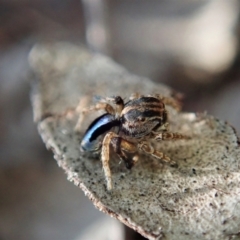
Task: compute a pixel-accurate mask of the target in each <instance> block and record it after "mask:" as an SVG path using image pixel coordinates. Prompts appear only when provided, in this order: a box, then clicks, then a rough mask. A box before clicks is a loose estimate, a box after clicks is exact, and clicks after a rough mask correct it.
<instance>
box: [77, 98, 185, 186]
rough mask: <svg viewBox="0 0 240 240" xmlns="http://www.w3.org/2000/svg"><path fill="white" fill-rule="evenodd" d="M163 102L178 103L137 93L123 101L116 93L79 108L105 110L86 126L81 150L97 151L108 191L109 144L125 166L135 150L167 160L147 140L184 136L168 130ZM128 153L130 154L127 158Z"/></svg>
mask: <svg viewBox="0 0 240 240" xmlns="http://www.w3.org/2000/svg"><path fill="white" fill-rule="evenodd" d="M165 104H168V105H171V106H172V107H174V108H176V109H177V110H179V103H178V102H177V101H176V100H175V99H173V98H165V97H160V96H159V95H153V96H151V95H149V96H141V95H139V94H134V95H132V96H131V97H130V98H129V101H128V102H126V103H124V101H123V99H122V98H121V97H120V96H117V97H110V98H109V97H107V98H101V99H100V101H99V103H97V104H96V105H95V106H93V107H89V108H86V109H83V110H82V115H83V113H86V112H89V111H93V110H102V109H103V110H105V111H106V113H105V114H103V115H101V116H100V117H98V118H97V119H95V120H94V121H93V122H92V123H91V125H90V126H89V127H88V129H87V131H86V133H85V135H84V137H83V139H82V141H81V150H82V151H87V152H101V160H102V164H103V169H104V173H105V177H106V180H107V188H108V190H111V189H112V180H111V171H110V168H109V159H110V156H109V154H110V145H112V147H113V149H114V151H115V152H116V153H117V155H118V156H119V157H120V159H121V160H123V161H124V162H125V165H126V167H127V168H131V167H132V166H133V165H134V163H135V162H136V161H137V160H138V151H142V152H144V153H146V154H150V155H151V156H153V157H155V158H157V159H161V160H163V161H165V162H170V161H171V160H170V158H168V157H167V156H166V155H164V154H163V153H162V152H159V151H157V150H155V149H154V148H153V147H152V145H151V143H150V140H156V141H159V140H166V139H182V138H185V136H183V135H181V134H179V133H171V132H169V131H168V129H167V125H168V123H167V118H168V114H167V111H166V109H165ZM130 155H131V156H133V157H129V156H130Z"/></svg>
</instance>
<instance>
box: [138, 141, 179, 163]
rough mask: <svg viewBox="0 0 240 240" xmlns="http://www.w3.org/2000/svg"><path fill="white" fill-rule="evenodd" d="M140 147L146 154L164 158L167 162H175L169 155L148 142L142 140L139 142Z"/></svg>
mask: <svg viewBox="0 0 240 240" xmlns="http://www.w3.org/2000/svg"><path fill="white" fill-rule="evenodd" d="M138 148H139V149H140V150H141V151H143V152H144V153H146V154H150V155H151V156H153V157H154V158H157V159H160V160H163V161H164V162H167V163H169V162H170V163H171V164H175V162H174V161H172V160H171V159H170V158H169V157H168V156H166V155H165V154H164V153H162V152H159V151H157V150H156V149H154V147H153V146H152V145H151V144H150V143H148V142H145V141H144V142H140V143H139V144H138Z"/></svg>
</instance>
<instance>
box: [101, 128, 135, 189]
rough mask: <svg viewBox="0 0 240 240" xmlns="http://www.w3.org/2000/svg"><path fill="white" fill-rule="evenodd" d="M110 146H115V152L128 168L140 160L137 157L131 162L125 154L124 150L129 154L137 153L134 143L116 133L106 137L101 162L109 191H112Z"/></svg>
mask: <svg viewBox="0 0 240 240" xmlns="http://www.w3.org/2000/svg"><path fill="white" fill-rule="evenodd" d="M110 145H112V146H113V149H114V151H115V152H116V153H117V154H118V156H119V157H120V159H122V160H123V161H124V162H125V165H126V167H127V168H131V167H132V166H133V165H134V163H135V162H136V161H137V159H138V158H137V155H135V156H134V157H133V159H132V160H129V159H128V158H127V156H126V154H125V153H124V152H123V150H124V151H126V152H129V153H135V152H136V151H137V148H136V146H135V145H134V144H133V143H130V142H128V141H126V140H125V139H123V138H121V137H120V136H118V135H117V134H116V133H114V132H109V133H107V134H106V135H105V137H104V139H103V143H102V152H101V160H102V165H103V171H104V174H105V178H106V181H107V189H108V190H111V189H112V175H111V170H110V167H109V160H110Z"/></svg>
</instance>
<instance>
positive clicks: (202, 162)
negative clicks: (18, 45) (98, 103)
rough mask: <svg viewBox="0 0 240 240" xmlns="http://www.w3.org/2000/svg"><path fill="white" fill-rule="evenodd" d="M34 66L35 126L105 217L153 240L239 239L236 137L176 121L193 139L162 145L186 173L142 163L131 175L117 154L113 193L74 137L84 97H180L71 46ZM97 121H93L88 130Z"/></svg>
mask: <svg viewBox="0 0 240 240" xmlns="http://www.w3.org/2000/svg"><path fill="white" fill-rule="evenodd" d="M29 61H30V64H31V66H32V69H33V71H34V73H35V76H36V79H37V80H36V82H35V84H34V89H33V94H32V101H33V108H34V118H35V121H36V122H37V124H38V129H39V133H40V135H41V136H42V138H43V141H44V142H45V144H46V146H47V147H48V148H50V149H52V150H53V152H54V156H55V158H56V160H57V162H58V165H59V166H60V167H62V168H63V169H64V170H65V172H66V173H67V176H68V179H69V180H70V181H72V182H74V184H76V185H77V186H79V187H80V188H81V189H82V190H83V191H84V192H85V194H86V195H87V196H88V197H89V198H90V199H91V200H92V201H93V203H94V205H95V206H96V207H97V208H98V209H99V210H101V211H103V212H105V213H107V214H109V215H110V216H113V217H115V218H117V219H119V220H120V221H122V222H123V223H125V224H126V225H128V226H129V227H131V228H132V229H134V230H136V231H138V232H139V233H140V234H142V235H144V236H145V237H147V238H149V239H159V238H162V239H231V238H238V237H239V234H240V202H239V201H240V185H239V184H240V172H239V168H240V167H239V163H240V162H239V161H240V150H239V140H238V138H237V136H236V133H235V131H234V129H233V128H232V127H231V126H230V125H228V124H227V123H226V122H224V121H221V120H218V119H216V118H214V117H211V116H208V115H205V114H199V115H196V114H194V113H177V112H175V111H174V110H173V109H170V108H169V109H168V111H169V113H170V117H169V118H170V129H171V130H172V131H177V132H180V133H183V134H186V135H189V136H190V137H191V139H188V140H179V141H164V142H160V143H158V144H156V147H157V148H158V149H159V150H161V151H163V152H164V153H165V154H166V155H167V156H169V157H171V159H172V160H174V161H176V162H177V164H178V167H171V166H170V165H168V164H165V163H162V162H161V161H157V160H155V159H152V158H150V157H148V156H144V155H141V156H140V160H139V162H138V163H137V164H136V165H135V166H134V167H133V168H132V169H131V170H130V171H129V170H128V169H126V168H125V166H124V164H123V163H121V162H119V159H118V158H117V157H116V156H115V154H113V153H112V154H111V161H110V168H111V172H112V177H113V183H114V189H113V190H112V191H111V192H109V191H107V189H106V182H105V178H104V174H103V171H102V166H101V161H99V159H98V158H93V157H91V156H87V155H84V154H82V153H81V152H80V149H79V143H80V140H81V137H82V134H78V133H76V132H75V131H74V127H75V125H76V122H77V120H78V117H79V116H78V113H77V111H74V109H75V108H76V106H77V105H78V102H79V100H80V99H81V98H83V97H86V96H87V97H88V98H89V99H91V98H92V96H94V95H102V96H113V95H121V96H122V97H124V98H125V99H127V98H128V97H129V96H130V94H131V93H134V92H140V93H143V94H152V93H159V94H162V95H164V96H170V95H172V94H173V92H172V90H171V89H169V88H168V87H166V86H163V85H160V84H155V83H153V82H151V81H150V80H148V79H146V78H143V77H138V76H135V75H133V74H131V73H129V72H128V71H127V70H126V69H124V68H123V67H121V66H119V65H118V64H116V63H114V62H113V61H112V60H111V59H109V58H107V57H105V56H102V55H94V54H91V53H90V52H88V51H87V50H85V49H84V48H82V47H78V46H74V45H70V44H67V43H56V44H50V45H37V46H35V47H34V48H33V50H32V51H31V53H30V56H29ZM91 118H94V116H92V115H91V114H90V116H88V117H87V120H86V121H85V122H84V124H85V125H86V126H83V129H84V128H86V127H87V125H88V124H89V123H90V121H91V120H92V119H91Z"/></svg>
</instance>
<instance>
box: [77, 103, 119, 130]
mask: <svg viewBox="0 0 240 240" xmlns="http://www.w3.org/2000/svg"><path fill="white" fill-rule="evenodd" d="M83 101H84V99H83V100H80V102H79V104H78V107H77V112H79V114H80V116H79V119H78V121H77V124H76V126H75V131H76V132H80V131H81V126H82V122H83V120H84V117H85V114H87V113H89V112H93V111H100V110H104V111H105V112H107V113H109V114H112V115H114V114H115V110H114V108H113V107H112V106H111V105H110V104H108V103H103V102H99V103H97V104H96V105H94V106H91V107H88V108H82V106H83V105H84V102H83Z"/></svg>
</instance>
